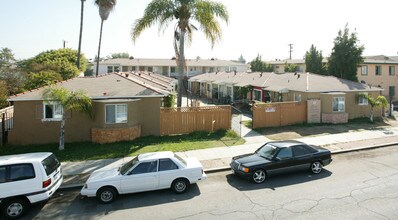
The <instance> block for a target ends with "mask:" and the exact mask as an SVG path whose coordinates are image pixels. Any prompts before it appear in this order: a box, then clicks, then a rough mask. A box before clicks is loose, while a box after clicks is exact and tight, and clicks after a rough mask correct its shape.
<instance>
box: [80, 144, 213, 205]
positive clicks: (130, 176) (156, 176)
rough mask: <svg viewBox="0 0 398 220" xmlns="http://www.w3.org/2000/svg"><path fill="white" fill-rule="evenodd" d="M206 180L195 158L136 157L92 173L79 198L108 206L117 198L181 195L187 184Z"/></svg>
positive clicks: (157, 154)
mask: <svg viewBox="0 0 398 220" xmlns="http://www.w3.org/2000/svg"><path fill="white" fill-rule="evenodd" d="M204 179H206V174H205V173H204V171H203V167H202V164H201V163H200V162H199V160H197V159H196V158H185V159H183V158H181V157H179V156H178V155H176V154H174V153H173V152H171V151H165V152H155V153H145V154H140V155H138V156H137V157H135V158H134V159H132V160H131V161H129V162H127V163H126V164H123V165H122V166H121V167H117V168H113V169H110V170H97V171H94V172H93V173H92V174H91V175H90V177H89V178H88V180H87V182H86V184H85V185H84V186H83V188H82V190H81V192H80V194H81V195H82V196H87V197H97V198H98V200H99V201H100V202H102V203H110V202H112V201H113V200H114V199H115V198H116V196H117V195H118V194H126V193H135V192H143V191H150V190H158V189H167V188H171V189H172V190H174V192H176V193H184V192H186V190H187V189H188V187H189V185H190V184H193V183H196V182H198V181H199V180H204Z"/></svg>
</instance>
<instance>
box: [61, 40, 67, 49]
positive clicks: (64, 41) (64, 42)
mask: <svg viewBox="0 0 398 220" xmlns="http://www.w3.org/2000/svg"><path fill="white" fill-rule="evenodd" d="M62 42H63V44H64V49H65V46H66V43H68V41H66V40H62Z"/></svg>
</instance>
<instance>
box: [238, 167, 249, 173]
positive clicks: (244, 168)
mask: <svg viewBox="0 0 398 220" xmlns="http://www.w3.org/2000/svg"><path fill="white" fill-rule="evenodd" d="M239 170H241V171H243V172H245V173H248V172H249V168H247V167H244V166H239Z"/></svg>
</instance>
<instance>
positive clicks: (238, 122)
mask: <svg viewBox="0 0 398 220" xmlns="http://www.w3.org/2000/svg"><path fill="white" fill-rule="evenodd" d="M231 107H232V108H231V113H232V117H231V129H232V130H233V131H235V132H236V133H237V134H238V135H239V137H242V112H241V111H240V110H239V109H237V108H235V107H233V106H231Z"/></svg>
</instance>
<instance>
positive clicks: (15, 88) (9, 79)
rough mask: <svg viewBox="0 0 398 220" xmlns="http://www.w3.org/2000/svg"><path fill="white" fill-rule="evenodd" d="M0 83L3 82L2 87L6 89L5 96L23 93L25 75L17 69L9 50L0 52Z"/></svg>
mask: <svg viewBox="0 0 398 220" xmlns="http://www.w3.org/2000/svg"><path fill="white" fill-rule="evenodd" d="M0 81H3V83H2V87H3V88H4V89H6V91H7V92H6V94H7V96H8V95H14V94H16V93H19V92H22V91H23V85H24V83H25V73H24V72H23V71H22V70H21V69H20V68H19V67H18V65H17V62H16V59H15V58H14V54H13V53H12V51H11V49H9V48H1V50H0ZM2 92H4V91H3V90H2Z"/></svg>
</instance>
